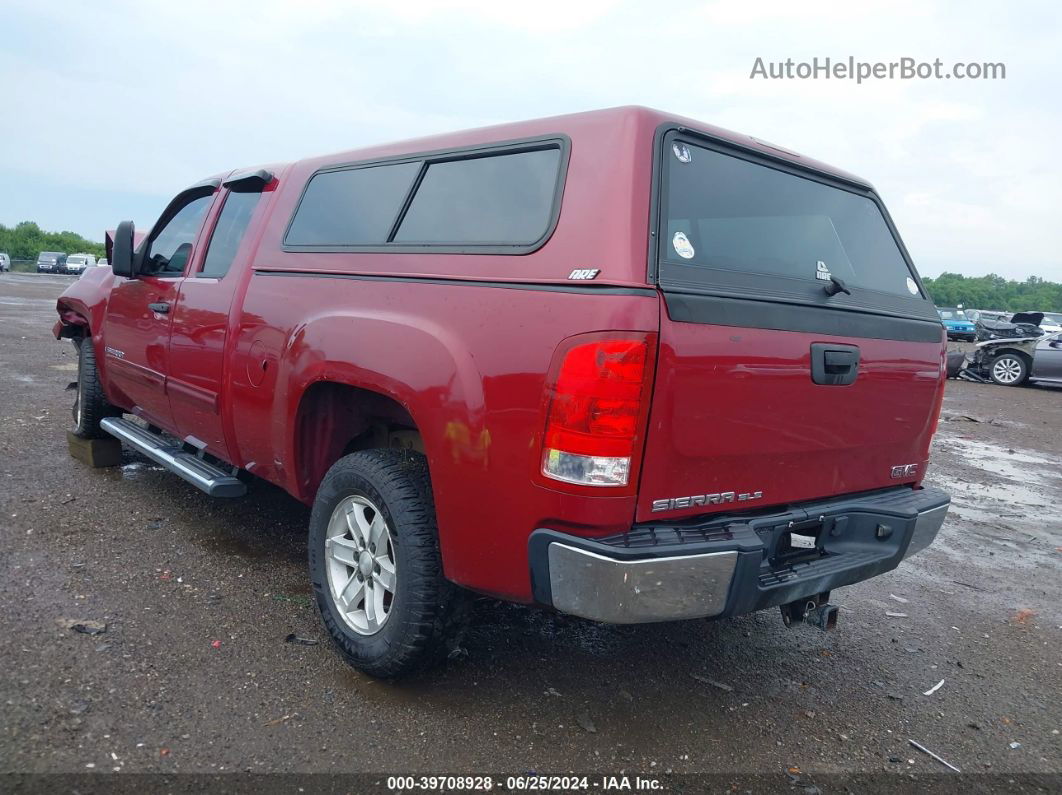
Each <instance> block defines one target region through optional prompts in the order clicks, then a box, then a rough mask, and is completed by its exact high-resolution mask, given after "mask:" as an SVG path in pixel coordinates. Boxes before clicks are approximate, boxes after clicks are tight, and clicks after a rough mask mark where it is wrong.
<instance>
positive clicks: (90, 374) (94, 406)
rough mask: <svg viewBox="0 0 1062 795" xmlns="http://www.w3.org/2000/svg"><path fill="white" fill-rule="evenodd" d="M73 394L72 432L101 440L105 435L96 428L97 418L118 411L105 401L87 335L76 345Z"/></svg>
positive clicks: (115, 413) (116, 413) (83, 436)
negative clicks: (75, 370)
mask: <svg viewBox="0 0 1062 795" xmlns="http://www.w3.org/2000/svg"><path fill="white" fill-rule="evenodd" d="M77 357H78V358H77V396H76V397H75V398H74V435H76V436H80V437H81V438H82V439H102V438H104V437H105V436H107V433H106V431H104V430H103V429H102V428H100V420H102V419H103V418H104V417H114V416H117V415H119V414H121V410H120V409H118V408H115V407H114V406H112V405H111V404H110V403H108V402H107V398H105V397H104V396H103V386H102V385H101V384H100V374H99V370H97V369H96V351H95V349H94V347H93V345H92V340H91V338H88V337H86V338H84V339H83V340H81V344H80V345H78V346H77Z"/></svg>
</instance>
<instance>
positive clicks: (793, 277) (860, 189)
mask: <svg viewBox="0 0 1062 795" xmlns="http://www.w3.org/2000/svg"><path fill="white" fill-rule="evenodd" d="M658 140H659V145H660V149H659V151H658V158H659V159H658V162H659V163H660V168H659V175H660V182H659V185H658V191H659V200H658V201H659V213H658V216H659V225H658V228H657V240H658V242H657V244H656V249H657V257H656V266H657V278H658V282H659V284H660V285H661V287H663V288H664V289H668V288H670V289H675V290H680V291H686V292H693V293H704V294H711V295H717V296H721V297H724V296H725V297H734V298H742V299H746V300H756V301H776V302H784V303H809V304H814V305H818V306H823V307H829V308H843V309H862V310H869V311H875V312H882V313H888V314H902V315H912V314H913V315H917V316H919V317H922V316H926V317H933V318H934V319H936V318H935V313H934V312H933V307H932V305H931V304H930V303H929V301H928V300H927V299H926V297H925V294H924V292H923V290H922V287H921V284H920V283H919V281H918V277H917V275H916V273H915V271H914V269H913V268H912V266H911V265H910V263H909V262H908V259H907V257H906V254H905V252H904V251H903V249H902V247H901V244H900V243H899V241H898V238H897V237H896V234H895V232H894V230H893V228H892V226H891V223H890V222H889V220H888V218H887V216H886V214H885V212H884V210H883V208H882V206H881V204H880V202H879V201H878V199H877V197H876V196H875V195H874V194H873V192H872V191H871V190H870V189H869V188H867V187H864V186H860V185H856V184H848V183H846V182H843V181H841V180H838V179H835V178H832V177H829V176H827V175H825V174H819V173H817V172H812V171H810V170H805V169H801V168H799V167H798V166H795V165H791V164H788V163H785V162H781V161H774V160H773V159H770V158H765V157H761V156H759V155H757V154H756V153H752V152H746V151H744V150H741V149H738V148H737V147H733V146H730V145H727V144H723V143H721V142H716V141H714V140H703V139H700V138H699V137H698V136H694V135H689V134H683V133H679V132H677V131H673V132H670V133H668V134H666V135H663V136H661V137H660V138H658ZM831 277H832V278H836V279H840V280H841V281H842V282H843V283H844V284H845V285H846V286H847V287H848V288H850V289H851V291H852V295H851V296H849V295H836V296H834V297H830V296H828V295H827V293H826V291H824V289H823V288H824V286H825V285H826V284H828V283H829V282H830V281H831ZM929 313H932V314H929Z"/></svg>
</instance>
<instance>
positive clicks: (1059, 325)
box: [1025, 312, 1062, 334]
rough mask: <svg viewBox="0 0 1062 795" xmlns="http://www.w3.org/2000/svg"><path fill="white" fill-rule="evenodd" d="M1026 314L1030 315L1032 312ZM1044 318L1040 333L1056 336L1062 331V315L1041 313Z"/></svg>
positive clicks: (1041, 322)
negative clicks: (1055, 334)
mask: <svg viewBox="0 0 1062 795" xmlns="http://www.w3.org/2000/svg"><path fill="white" fill-rule="evenodd" d="M1025 314H1027V315H1030V314H1032V313H1031V312H1026V313H1025ZM1040 314H1041V315H1043V316H1044V319H1043V320H1041V321H1040V331H1042V332H1043V333H1044V334H1054V333H1056V332H1059V331H1062V313H1058V312H1040Z"/></svg>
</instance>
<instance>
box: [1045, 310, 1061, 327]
mask: <svg viewBox="0 0 1062 795" xmlns="http://www.w3.org/2000/svg"><path fill="white" fill-rule="evenodd" d="M1044 320H1046V321H1047V322H1048V323H1050V324H1051V325H1053V326H1058V325H1062V313H1060V312H1044Z"/></svg>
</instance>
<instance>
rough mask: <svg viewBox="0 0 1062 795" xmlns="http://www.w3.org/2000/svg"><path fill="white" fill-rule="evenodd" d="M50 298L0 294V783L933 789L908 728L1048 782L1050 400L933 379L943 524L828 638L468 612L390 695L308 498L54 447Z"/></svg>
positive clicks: (772, 626) (57, 367)
mask: <svg viewBox="0 0 1062 795" xmlns="http://www.w3.org/2000/svg"><path fill="white" fill-rule="evenodd" d="M67 283H69V280H68V279H64V278H62V277H52V276H41V277H38V276H33V275H22V274H18V275H2V276H0V418H2V423H0V484H2V485H0V532H2V534H3V535H2V543H3V552H2V554H0V599H2V603H3V609H2V610H0V663H2V665H3V667H4V669H5V674H4V676H3V677H2V679H0V703H2V704H3V709H2V716H0V772H6V773H11V772H18V773H33V772H46V771H50V772H66V773H84V772H85V771H86V770H92V771H96V772H106V771H111V770H112V769H113V770H120V771H126V772H130V771H131V772H138V773H150V772H164V773H190V772H195V773H214V772H218V771H270V772H284V773H304V772H311V771H316V772H356V771H363V772H365V771H368V772H373V773H418V772H423V773H436V772H451V773H462V774H474V773H485V772H495V773H497V772H503V771H509V772H525V771H532V770H533V771H540V772H554V773H564V772H567V771H582V772H591V771H600V772H619V771H620V770H624V771H627V772H633V771H640V772H644V773H649V774H652V775H654V776H659V777H661V780H663V781H665V782H666V781H668V780H671V781H683V780H686V779H683V778H682V775H683V774H687V773H704V772H708V771H711V772H715V773H719V772H725V773H727V774H733V775H742V774H771V775H772V776H777V781H781V782H782V783H783V784H800V785H801V786H804V787H812V786H814V784H815V782H816V781H818V782H820V783H821V782H822V781H835V782H836V781H842V782H843V781H844V780H845V777H854V776H858V775H860V774H881V773H883V772H891V773H893V774H897V775H900V774H903V775H910V774H912V773H913V774H915V775H918V774H925V775H929V774H937V773H944V774H947V773H948V771H947V769H946V768H944V767H943V766H942V765H941V764H940V763H939V762H937V761H935V760H934V759H932V758H931V757H929V756H927V755H925V754H922V753H920V752H918V751H916V750H915V749H913V748H912V747H911V746H910V745H909V744H908V740H909V739H914V740H916V741H918V742H920V743H922V744H923V745H925V746H926V747H928V748H929V749H931V750H933V751H935V752H936V753H938V754H939V755H941V756H942V757H943V758H944V759H946V760H948V761H949V762H950V763H952V764H953V765H955V766H957V767H959V768H961V769H962V770H963V771H964V772H980V773H984V772H986V771H987V772H994V773H1005V774H1008V775H1012V774H1019V773H1060V772H1062V738H1060V736H1059V730H1060V729H1062V705H1060V698H1059V694H1060V693H1062V577H1060V576H1059V574H1060V571H1062V478H1060V468H1059V461H1060V460H1062V434H1060V433H1059V429H1060V428H1062V390H1051V389H1046V388H1026V389H1013V388H1004V387H996V386H989V385H979V384H970V383H965V382H949V384H948V391H947V397H946V401H945V415H944V418H943V420H942V422H941V424H940V432H939V434H938V437H937V442H936V454H935V456H934V459H933V463H932V466H931V470H930V476H929V480H930V482H931V483H932V484H933V485H937V486H941V487H943V488H945V489H946V490H948V491H950V492H951V493H952V494H953V496H954V499H955V503H954V505H955V507H954V509H953V512H952V514H951V515H950V518H949V519H948V521H947V523H946V524H945V526H944V528H943V530H942V531H941V534H940V536H939V537H938V540H937V542H936V544H935V545H934V546H933V547H931V548H930V549H929V550H927V551H926V552H924V553H923V554H921V555H919V556H917V557H915V558H913V559H912V560H910V561H908V562H906V563H904V564H902V565H901V566H900V568H899V569H897V570H896V571H894V572H891V573H889V574H886V575H884V576H881V577H878V578H876V579H873V580H870V581H869V582H865V583H862V584H859V585H856V586H852V587H848V588H844V589H841V590H839V591H837V592H835V595H834V601H835V602H836V603H838V604H840V605H841V606H842V608H843V609H842V611H841V617H840V622H839V626H838V629H837V631H836V632H833V633H828V634H827V633H823V632H820V631H817V630H812V629H806V628H800V629H792V630H787V629H786V628H785V627H784V626H783V625H782V622H781V620H780V618H779V615H778V613H777V611H767V612H763V613H759V614H755V615H750V616H744V617H740V618H736V619H731V620H726V621H720V622H714V623H713V622H703V623H702V622H689V623H679V624H666V625H653V626H642V627H626V628H624V627H609V626H599V625H594V624H591V623H588V622H584V621H581V620H577V619H571V618H566V617H563V616H556V615H549V614H546V613H544V612H540V611H536V610H532V609H528V608H524V607H518V606H511V605H504V604H499V603H497V602H494V601H492V600H486V599H483V600H479V601H477V602H476V603H475V605H474V623H473V628H472V629H471V630H470V631H469V633H468V634H467V636H466V637H465V638H464V640H463V642H462V646H461V653H460V654H459V655H458V656H457V657H456V658H454V659H452V660H450V661H448V662H447V663H446V664H445V665H444V666H443V667H441V668H438V669H436V670H433V671H431V672H429V673H428V674H426V675H424V676H422V677H420V678H418V679H415V680H413V681H407V682H402V683H399V684H389V683H383V682H379V681H374V680H372V679H370V678H368V677H365V676H363V675H361V674H358V673H357V672H355V671H353V670H351V669H350V668H348V667H346V666H345V665H344V664H343V663H342V662H340V660H339V658H338V657H337V655H336V654H335V653H333V651H332V650H331V648H330V647H329V645H328V642H327V639H326V637H325V635H324V633H323V631H322V629H321V628H320V627H319V625H318V621H317V617H316V615H315V613H314V609H313V607H312V605H311V602H310V591H309V585H308V578H307V574H306V561H305V558H306V544H305V528H306V525H307V520H308V510H307V509H306V508H305V507H303V506H302V505H300V504H299V503H297V502H295V501H294V500H292V499H291V498H289V497H287V496H286V495H285V494H284V493H283V492H281V491H279V490H278V489H275V488H273V487H271V486H268V485H265V484H263V483H255V484H253V485H252V487H251V491H250V494H249V496H248V498H246V499H242V500H237V501H220V500H211V499H210V498H208V497H207V496H206V495H204V494H201V493H200V492H198V491H196V490H195V489H193V488H192V487H191V486H188V485H187V484H185V483H184V482H183V481H181V480H179V479H178V478H176V477H175V476H172V475H170V474H168V473H166V472H164V471H161V470H160V469H159V468H158V467H156V466H154V465H153V464H151V463H150V462H148V461H147V460H146V459H143V458H141V457H139V456H137V455H134V454H132V453H128V452H127V453H126V457H125V461H124V464H123V466H121V467H119V468H113V469H105V470H91V469H89V468H87V467H86V466H85V465H83V464H81V463H79V462H77V461H75V460H74V459H72V458H70V456H69V455H68V454H67V450H66V437H65V431H66V428H67V427H68V425H69V421H70V404H71V398H72V395H71V393H70V392H66V391H64V390H65V388H66V387H67V385H68V383H69V382H71V381H73V380H74V378H75V377H76V358H75V355H74V348H73V346H72V345H70V344H69V343H67V342H63V343H60V342H56V341H55V340H53V339H52V338H51V336H50V334H49V328H50V326H51V324H52V322H53V320H54V317H55V315H54V301H55V297H56V296H57V295H58V294H59V293H60V292H61V291H62V289H63V287H64V285H65V284H67ZM890 613H891V614H900V615H891V616H890V615H889V614H890ZM81 620H88V621H98V622H105V623H106V631H105V632H104V633H102V634H98V635H89V634H83V633H79V632H76V631H72V630H71V629H70V628H69V624H70V622H72V621H81ZM292 633H294V634H295V635H297V636H299V637H300V638H306V639H308V640H310V641H312V642H316V643H315V645H301V644H297V643H290V642H286V640H285V639H286V638H287V637H288V636H289V635H290V634H292ZM941 680H943V682H944V683H943V685H942V686H940V687H939V689H937V690H936V691H935V692H934V693H932V695H924V693H925V692H926V691H929V690H930V689H931V688H933V687H934V686H935V685H936V684H937V683H938V682H939V681H941ZM787 773H788V778H786V774H787ZM670 776H673V777H674V778H672V779H669V777H670ZM1004 779H1006V776H1004ZM852 780H856V779H852ZM875 780H877V781H883V780H893V781H901V779H875ZM983 780H987V779H983ZM1051 780H1052V781H1054V782H1059V781H1062V779H1058V778H1055V779H1051ZM0 786H2V785H0Z"/></svg>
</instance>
